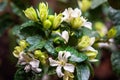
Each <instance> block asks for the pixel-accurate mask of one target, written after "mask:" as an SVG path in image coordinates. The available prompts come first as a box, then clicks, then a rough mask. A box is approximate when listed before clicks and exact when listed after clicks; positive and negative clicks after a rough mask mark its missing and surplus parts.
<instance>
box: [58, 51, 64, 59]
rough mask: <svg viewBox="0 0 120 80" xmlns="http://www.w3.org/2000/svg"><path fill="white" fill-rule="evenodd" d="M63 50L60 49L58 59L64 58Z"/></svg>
mask: <svg viewBox="0 0 120 80" xmlns="http://www.w3.org/2000/svg"><path fill="white" fill-rule="evenodd" d="M63 53H64V52H63V51H59V53H58V60H63Z"/></svg>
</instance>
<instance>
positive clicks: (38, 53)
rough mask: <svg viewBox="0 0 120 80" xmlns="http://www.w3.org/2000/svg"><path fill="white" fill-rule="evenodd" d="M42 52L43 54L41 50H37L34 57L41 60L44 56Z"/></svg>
mask: <svg viewBox="0 0 120 80" xmlns="http://www.w3.org/2000/svg"><path fill="white" fill-rule="evenodd" d="M42 54H43V53H42V52H41V50H35V52H34V55H35V57H36V58H39V57H40V56H42Z"/></svg>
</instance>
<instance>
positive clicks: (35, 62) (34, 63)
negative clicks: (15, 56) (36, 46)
mask: <svg viewBox="0 0 120 80" xmlns="http://www.w3.org/2000/svg"><path fill="white" fill-rule="evenodd" d="M39 63H40V61H39V60H36V59H34V60H32V61H30V62H29V64H30V65H31V67H32V68H38V67H39Z"/></svg>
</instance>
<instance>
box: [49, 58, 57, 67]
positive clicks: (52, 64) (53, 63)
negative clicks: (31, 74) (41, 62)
mask: <svg viewBox="0 0 120 80" xmlns="http://www.w3.org/2000/svg"><path fill="white" fill-rule="evenodd" d="M49 61H50V66H58V65H59V64H58V61H55V60H53V59H52V58H49Z"/></svg>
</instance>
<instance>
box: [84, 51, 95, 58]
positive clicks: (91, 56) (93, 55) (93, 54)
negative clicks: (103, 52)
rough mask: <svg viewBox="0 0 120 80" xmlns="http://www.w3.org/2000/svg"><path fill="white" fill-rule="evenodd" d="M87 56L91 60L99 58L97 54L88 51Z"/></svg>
mask: <svg viewBox="0 0 120 80" xmlns="http://www.w3.org/2000/svg"><path fill="white" fill-rule="evenodd" d="M85 54H86V55H87V56H88V59H89V60H92V59H95V58H96V56H97V53H96V52H93V51H87V52H85Z"/></svg>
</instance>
